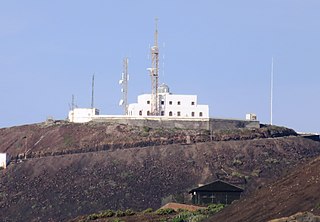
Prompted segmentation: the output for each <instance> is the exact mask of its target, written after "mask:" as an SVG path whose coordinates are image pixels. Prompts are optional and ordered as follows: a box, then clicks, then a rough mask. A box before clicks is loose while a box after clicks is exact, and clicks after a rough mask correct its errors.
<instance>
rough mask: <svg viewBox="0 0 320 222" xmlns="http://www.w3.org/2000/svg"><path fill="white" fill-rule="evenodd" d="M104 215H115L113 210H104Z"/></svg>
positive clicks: (102, 213)
mask: <svg viewBox="0 0 320 222" xmlns="http://www.w3.org/2000/svg"><path fill="white" fill-rule="evenodd" d="M101 216H102V217H112V216H114V212H113V211H112V210H104V211H102V212H101Z"/></svg>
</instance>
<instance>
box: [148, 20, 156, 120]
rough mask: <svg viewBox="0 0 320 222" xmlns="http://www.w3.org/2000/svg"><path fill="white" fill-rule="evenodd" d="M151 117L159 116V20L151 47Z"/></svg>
mask: <svg viewBox="0 0 320 222" xmlns="http://www.w3.org/2000/svg"><path fill="white" fill-rule="evenodd" d="M151 59H152V63H151V68H149V69H148V70H149V71H150V76H151V85H152V91H151V115H153V116H157V115H159V103H158V85H159V47H158V18H156V19H155V32H154V45H153V46H152V47H151Z"/></svg>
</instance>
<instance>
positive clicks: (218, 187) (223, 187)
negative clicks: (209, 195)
mask: <svg viewBox="0 0 320 222" xmlns="http://www.w3.org/2000/svg"><path fill="white" fill-rule="evenodd" d="M199 191H200V192H201V191H202V192H211V191H216V192H243V189H242V188H240V187H237V186H235V185H232V184H230V183H227V182H225V181H222V180H216V181H214V182H212V183H208V184H206V185H203V186H200V187H197V188H194V189H192V190H190V191H189V193H193V192H199Z"/></svg>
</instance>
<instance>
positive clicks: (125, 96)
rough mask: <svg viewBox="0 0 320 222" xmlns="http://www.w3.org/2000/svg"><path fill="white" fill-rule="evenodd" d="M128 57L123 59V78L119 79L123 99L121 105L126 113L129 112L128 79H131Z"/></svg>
mask: <svg viewBox="0 0 320 222" xmlns="http://www.w3.org/2000/svg"><path fill="white" fill-rule="evenodd" d="M128 63H129V60H128V58H124V59H123V72H122V76H121V79H120V80H119V84H120V85H121V92H122V99H121V100H120V102H119V105H120V106H122V107H123V113H124V115H127V114H128V81H129V73H128Z"/></svg>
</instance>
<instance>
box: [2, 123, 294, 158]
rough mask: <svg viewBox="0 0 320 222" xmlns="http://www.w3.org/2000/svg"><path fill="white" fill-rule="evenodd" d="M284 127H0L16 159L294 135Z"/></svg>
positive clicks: (5, 144) (5, 148) (4, 147)
mask: <svg viewBox="0 0 320 222" xmlns="http://www.w3.org/2000/svg"><path fill="white" fill-rule="evenodd" d="M292 135H296V133H295V132H294V131H293V130H291V129H287V128H283V127H262V128H260V129H239V130H224V131H220V132H214V133H213V134H212V135H211V134H210V132H209V131H206V130H182V129H151V128H149V127H133V126H127V125H118V124H112V123H86V124H76V123H68V122H64V121H57V122H50V123H40V124H33V125H24V126H18V127H11V128H3V129H0V152H7V153H9V154H11V155H12V157H13V158H16V157H20V158H23V157H24V156H25V155H26V157H27V158H33V157H44V156H55V155H62V154H70V153H85V152H95V151H101V150H112V149H122V148H130V147H147V146H155V145H168V144H181V143H198V142H208V141H228V140H249V139H258V138H274V137H283V136H292Z"/></svg>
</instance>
